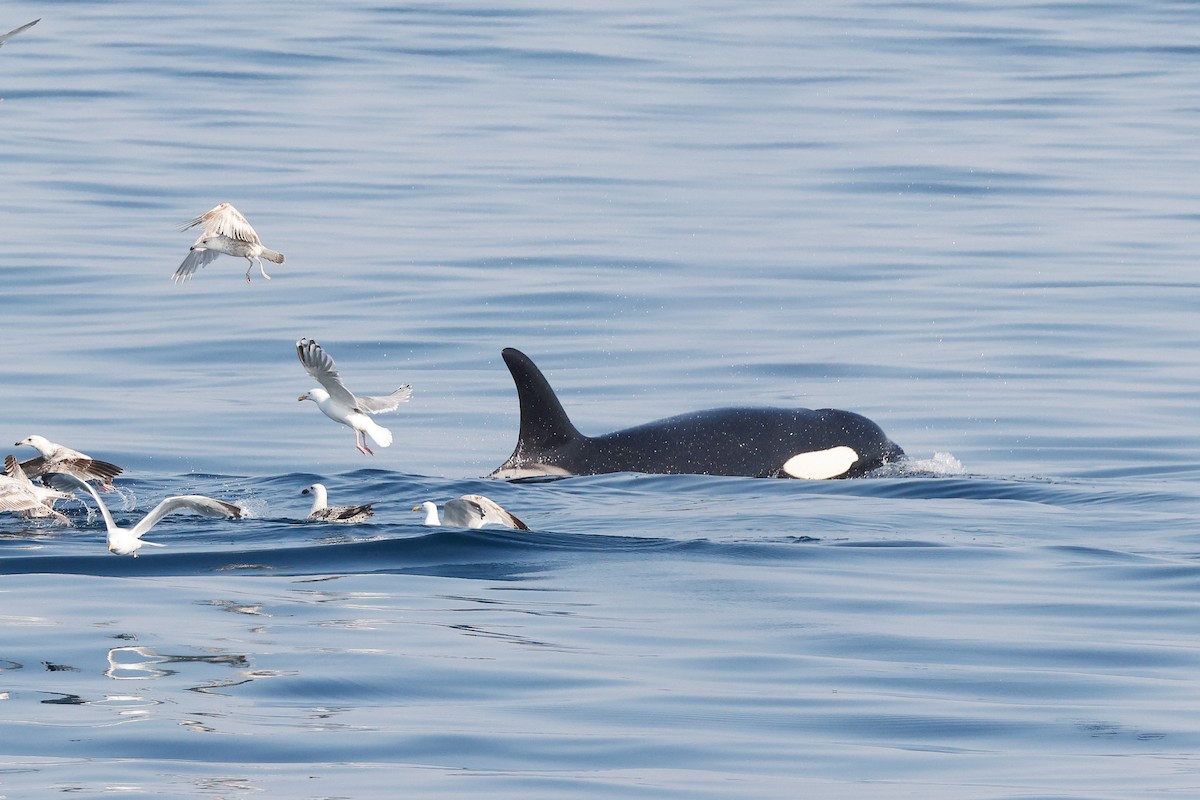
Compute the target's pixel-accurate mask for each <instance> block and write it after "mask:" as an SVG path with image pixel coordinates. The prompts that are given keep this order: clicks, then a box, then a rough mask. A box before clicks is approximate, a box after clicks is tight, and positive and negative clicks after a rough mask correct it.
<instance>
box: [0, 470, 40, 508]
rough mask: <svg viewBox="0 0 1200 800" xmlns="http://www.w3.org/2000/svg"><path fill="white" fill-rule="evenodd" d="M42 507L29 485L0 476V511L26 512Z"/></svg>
mask: <svg viewBox="0 0 1200 800" xmlns="http://www.w3.org/2000/svg"><path fill="white" fill-rule="evenodd" d="M43 507H44V506H42V501H41V500H40V499H39V498H38V496H37V495H36V494H34V491H33V487H32V486H31V485H30V484H27V483H22V482H21V481H19V480H17V479H16V478H10V477H8V476H7V475H0V511H28V510H30V509H36V508H43Z"/></svg>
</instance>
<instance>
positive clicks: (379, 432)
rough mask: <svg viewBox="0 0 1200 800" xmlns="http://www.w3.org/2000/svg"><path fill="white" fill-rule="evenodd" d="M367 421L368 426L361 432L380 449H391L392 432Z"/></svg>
mask: <svg viewBox="0 0 1200 800" xmlns="http://www.w3.org/2000/svg"><path fill="white" fill-rule="evenodd" d="M368 421H369V422H370V424H369V425H364V426H363V430H364V431H365V432H366V434H367V435H368V436H370V437H371V441H373V442H375V444H377V445H379V446H380V447H391V446H392V432H391V431H389V430H388V429H387V428H385V427H383V426H382V425H380V424H379V423H377V422H375V421H374V420H370V419H369V420H368Z"/></svg>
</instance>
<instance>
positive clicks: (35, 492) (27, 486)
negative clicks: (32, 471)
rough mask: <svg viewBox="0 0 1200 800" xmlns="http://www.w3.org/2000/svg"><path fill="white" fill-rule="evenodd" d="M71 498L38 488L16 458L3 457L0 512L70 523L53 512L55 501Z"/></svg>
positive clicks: (68, 495)
mask: <svg viewBox="0 0 1200 800" xmlns="http://www.w3.org/2000/svg"><path fill="white" fill-rule="evenodd" d="M69 497H71V495H70V494H67V493H66V492H59V491H56V490H54V489H49V488H47V487H45V486H38V485H37V484H36V483H34V482H33V481H31V480H29V477H28V476H27V475H26V474H25V471H24V470H22V469H21V465H20V464H18V463H17V458H16V456H12V455H9V456H5V458H4V474H3V475H0V511H20V512H22V513H23V514H24V515H25V516H27V517H54V518H55V519H57V520H58V521H59V522H66V523H67V524H68V525H70V524H71V523H70V522H69V521H68V520H67V518H66V517H65V516H63V515H62V514H60V513H59V512H57V511H55V510H54V501H55V500H66V499H68V498H69Z"/></svg>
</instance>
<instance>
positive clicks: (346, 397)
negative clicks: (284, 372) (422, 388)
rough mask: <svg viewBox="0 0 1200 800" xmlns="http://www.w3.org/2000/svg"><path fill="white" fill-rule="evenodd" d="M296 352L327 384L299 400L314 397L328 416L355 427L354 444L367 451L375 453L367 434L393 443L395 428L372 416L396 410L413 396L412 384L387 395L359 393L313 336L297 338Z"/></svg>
mask: <svg viewBox="0 0 1200 800" xmlns="http://www.w3.org/2000/svg"><path fill="white" fill-rule="evenodd" d="M296 355H297V356H299V357H300V363H301V364H303V365H304V368H305V369H306V370H308V374H309V375H311V376H313V377H314V378H316V379H317V382H318V383H320V384H321V386H322V387H323V388H317V389H309V390H308V393H307V394H302V395H300V397H298V398H297V399H298V400H312V401H313V402H314V403H316V404H317V408H319V409H321V411H322V412H323V413H324V414H325V416H327V417H329V418H330V419H331V420H333V421H334V422H340V423H341V424H343V425H347V426H349V427H350V428H353V429H354V446H355V447H357V448H358V452H360V453H362V454H363V455H366V456H370V455H374V453H373V452H372V451H371V448H369V447H367V436H370V437H371V440H372V441H374V442H375V444H377V445H379V446H380V447H387V446H389V445H390V444H391V443H392V432H391V431H389V430H388V429H387V428H385V427H383V426H382V425H380V424H379V423H377V422H376V421H375V420H373V419H371V415H372V414H385V413H387V412H388V411H395V410H396V409H397V408H398V407H399V406H400V404H401V403H403V402H404V401H406V400H408V398H410V397H412V387H411V386H408V385H404V386H401V387H400V388H399V389H397V390H396V391H394V392H392V393H391V394H389V395H387V396H385V397H355V396H354V393H353V392H351V391H350V390H349V389H347V388H346V386H345V384H343V383H342V379H341V377H340V376H339V375H338V371H337V367H336V366H335V365H334V363H333V359H332V358H331V357H330V356H329V354H328V353H326V352H325V351H324V350H322V349H321V345H319V344H317V343H316V342H314V341H313V340H312V339H301V340H300V341H298V342H296Z"/></svg>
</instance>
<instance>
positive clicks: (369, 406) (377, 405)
mask: <svg viewBox="0 0 1200 800" xmlns="http://www.w3.org/2000/svg"><path fill="white" fill-rule="evenodd" d="M331 394H332V392H331ZM410 397H412V387H411V386H409V385H408V384H405V385H403V386H401V387H400V388H399V389H397V390H396V391H394V392H392V393H391V394H389V395H387V396H386V397H360V398H358V407H359V408H360V409H361V410H363V411H365V412H367V413H368V414H386V413H387V412H389V411H395V410H396V409H397V408H399V407H400V404H401V403H404V402H407V401H408V399H409V398H410Z"/></svg>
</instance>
